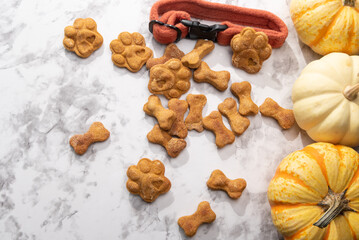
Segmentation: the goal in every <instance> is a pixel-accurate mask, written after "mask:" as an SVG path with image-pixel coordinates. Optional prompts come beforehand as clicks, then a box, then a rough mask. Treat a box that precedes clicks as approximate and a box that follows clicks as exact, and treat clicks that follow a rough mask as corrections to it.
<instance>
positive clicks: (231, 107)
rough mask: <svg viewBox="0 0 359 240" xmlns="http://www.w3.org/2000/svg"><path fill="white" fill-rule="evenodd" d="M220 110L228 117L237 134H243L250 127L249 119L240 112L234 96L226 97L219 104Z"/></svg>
mask: <svg viewBox="0 0 359 240" xmlns="http://www.w3.org/2000/svg"><path fill="white" fill-rule="evenodd" d="M218 111H219V112H220V113H221V114H222V115H223V116H225V117H226V118H227V119H228V121H229V124H230V125H231V129H232V131H233V132H234V134H236V135H237V136H238V135H241V134H242V133H243V132H244V131H245V130H246V129H247V128H248V127H249V124H250V121H249V119H248V118H246V117H243V116H241V115H240V114H239V112H238V111H237V103H236V100H234V99H233V98H226V99H225V100H224V101H223V102H222V103H221V104H219V105H218Z"/></svg>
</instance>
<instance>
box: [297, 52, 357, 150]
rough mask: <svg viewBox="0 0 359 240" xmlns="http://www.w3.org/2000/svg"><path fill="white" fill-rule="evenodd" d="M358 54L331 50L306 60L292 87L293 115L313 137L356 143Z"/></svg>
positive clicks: (343, 143) (329, 140) (338, 142)
mask: <svg viewBox="0 0 359 240" xmlns="http://www.w3.org/2000/svg"><path fill="white" fill-rule="evenodd" d="M358 92H359V56H349V55H347V54H345V53H331V54H328V55H326V56H324V57H322V58H321V59H319V60H316V61H313V62H311V63H309V64H308V65H307V66H306V67H305V68H304V69H303V71H302V73H301V75H300V76H299V78H298V79H297V80H296V82H295V83H294V86H293V91H292V100H293V111H294V116H295V119H296V121H297V123H298V125H299V127H301V128H302V129H304V130H306V131H307V133H308V135H309V136H310V137H311V138H312V139H313V140H315V141H318V142H319V141H321V142H330V143H333V144H342V145H346V146H352V147H354V146H358V145H359V94H358Z"/></svg>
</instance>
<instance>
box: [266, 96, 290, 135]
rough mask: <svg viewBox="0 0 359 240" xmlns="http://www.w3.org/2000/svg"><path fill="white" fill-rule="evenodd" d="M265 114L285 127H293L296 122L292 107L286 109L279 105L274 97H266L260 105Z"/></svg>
mask: <svg viewBox="0 0 359 240" xmlns="http://www.w3.org/2000/svg"><path fill="white" fill-rule="evenodd" d="M259 111H260V112H261V114H262V115H263V116H267V117H272V118H274V119H275V120H277V122H278V123H279V125H280V126H281V127H282V128H283V129H289V128H291V127H292V126H293V125H294V123H295V118H294V113H293V110H291V109H285V108H282V107H281V106H279V105H278V103H276V102H275V101H274V100H273V99H271V98H266V100H265V101H264V103H263V104H262V105H261V106H260V107H259Z"/></svg>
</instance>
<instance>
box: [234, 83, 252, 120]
mask: <svg viewBox="0 0 359 240" xmlns="http://www.w3.org/2000/svg"><path fill="white" fill-rule="evenodd" d="M251 90H252V86H251V84H250V83H249V82H247V81H244V82H241V83H233V84H232V86H231V92H232V93H233V95H234V96H236V97H237V98H238V99H239V113H240V114H242V115H244V116H247V115H250V114H253V115H256V114H257V113H258V106H257V105H256V104H255V103H254V102H253V101H252V99H251Z"/></svg>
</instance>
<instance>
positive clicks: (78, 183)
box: [0, 0, 318, 240]
mask: <svg viewBox="0 0 359 240" xmlns="http://www.w3.org/2000/svg"><path fill="white" fill-rule="evenodd" d="M217 1H218V2H222V3H227V4H233V5H238V6H244V7H252V8H258V9H266V10H269V11H271V12H273V13H275V14H277V15H278V16H279V17H281V18H282V19H283V20H284V21H285V22H286V24H287V25H288V28H289V36H288V39H287V41H286V43H285V44H284V45H283V46H282V47H281V48H280V49H275V50H274V51H273V54H272V56H271V58H270V59H269V60H267V61H266V62H265V63H264V66H263V68H262V70H261V71H260V73H258V74H255V75H249V74H246V73H245V72H243V71H241V70H239V69H235V68H233V67H232V65H231V50H230V47H228V46H227V47H223V46H219V45H217V44H216V48H215V49H214V51H213V52H212V53H211V54H210V55H208V56H207V57H206V58H205V61H206V62H207V63H208V64H209V66H210V67H211V68H212V69H214V70H228V71H230V73H231V83H233V82H239V81H244V80H247V81H249V82H250V83H251V84H252V86H253V93H252V95H253V99H254V101H255V102H256V103H257V104H258V105H260V104H261V103H262V102H263V101H264V99H265V98H266V97H272V98H273V99H274V100H276V101H277V102H278V103H279V104H280V105H282V106H283V107H287V108H291V107H292V102H291V88H292V85H293V82H294V81H295V79H296V77H297V76H298V75H299V73H300V71H301V70H302V69H303V68H304V66H305V65H306V64H307V63H308V62H310V61H311V60H314V59H317V58H318V56H317V55H315V54H313V53H312V52H311V51H310V49H308V48H307V47H304V46H303V45H302V44H301V43H299V42H298V40H297V36H296V33H295V30H294V28H293V25H292V23H291V20H290V16H289V10H288V2H289V0H275V1H266V0H251V1H245V0H241V1H236V0H227V1H225V0H217ZM154 2H155V0H146V1H139V0H138V1H124V0H116V1H115V0H107V1H99V0H88V1H75V0H61V1H59V0H48V1H41V0H33V1H21V0H12V1H3V2H2V3H1V13H0V16H1V17H0V34H1V35H0V56H1V58H0V79H1V81H0V123H1V124H0V145H1V148H0V239H1V240H8V239H17V240H25V239H26V240H27V239H29V240H30V239H31V240H35V239H36V240H42V239H43V240H48V239H51V240H72V239H76V240H99V239H106V240H112V239H186V237H185V235H184V233H183V231H182V230H181V229H180V228H179V227H178V225H177V219H178V218H179V217H180V216H183V215H188V214H192V213H193V212H194V211H195V209H196V207H197V205H198V203H199V202H201V201H204V200H206V201H209V202H210V204H211V206H212V208H213V210H214V211H215V212H216V214H217V219H216V221H215V222H214V223H212V224H210V225H205V226H202V227H200V229H199V230H198V232H197V234H196V236H195V237H193V239H206V240H210V239H280V238H281V237H280V235H279V234H278V233H277V231H276V229H275V227H274V226H273V224H272V221H271V217H270V208H269V204H268V202H267V198H266V190H267V186H268V183H269V181H270V179H271V178H272V176H273V175H274V172H275V169H276V167H277V165H278V164H279V162H280V161H281V159H282V158H283V157H284V156H286V155H287V154H289V153H290V152H292V151H294V150H297V149H300V148H302V147H303V146H305V145H307V144H308V143H311V140H310V139H309V138H308V136H307V135H306V134H305V133H304V132H302V131H300V130H299V129H298V127H297V126H295V127H293V128H292V129H290V130H287V131H283V130H281V129H280V127H279V126H278V125H277V123H276V122H275V121H274V120H273V119H269V118H264V117H262V116H261V115H260V114H258V115H257V116H255V117H250V120H251V125H250V127H249V129H248V130H247V131H246V132H245V133H244V134H243V135H242V136H240V137H237V138H236V141H235V143H234V144H232V145H229V146H227V147H225V148H224V149H221V150H218V149H217V147H216V146H215V144H214V135H213V134H212V133H211V132H207V131H204V132H202V133H197V132H195V131H192V132H190V133H189V136H188V137H187V139H186V141H187V143H188V146H187V148H186V149H185V150H184V151H183V152H182V153H181V154H180V156H179V157H178V158H176V159H170V158H169V157H168V156H167V154H166V152H165V151H164V149H163V148H162V147H160V146H158V145H154V144H150V143H148V141H147V139H146V134H147V133H148V132H149V131H150V130H151V129H152V127H153V125H154V123H155V120H154V119H153V118H151V117H148V116H146V115H145V113H144V112H143V111H142V107H143V105H144V103H145V102H146V101H147V98H148V96H149V95H150V93H149V91H148V89H147V83H148V78H149V77H148V72H147V71H146V70H145V68H143V69H142V70H141V71H139V72H138V73H130V72H129V71H127V70H126V69H119V68H117V67H115V66H114V65H113V64H112V62H111V52H110V49H109V44H110V42H111V40H113V39H115V38H116V37H117V35H118V34H119V33H120V32H123V31H129V32H135V31H137V32H140V33H141V34H143V35H144V36H145V38H146V41H147V45H148V46H149V47H150V48H152V49H153V50H154V53H155V56H156V57H159V56H161V55H162V53H163V50H164V47H165V46H163V45H160V44H158V43H157V42H155V41H154V40H153V38H152V36H151V34H150V33H149V32H148V30H147V24H148V16H149V11H150V7H151V5H152V4H153V3H154ZM79 17H82V18H85V17H92V18H93V19H95V20H96V22H97V24H98V30H99V32H100V33H101V34H102V36H103V37H104V44H103V46H102V47H101V48H100V49H99V50H98V51H96V52H95V53H94V54H93V55H91V56H90V57H89V58H87V59H80V58H78V57H77V56H76V55H75V54H73V53H70V52H68V51H66V50H65V49H64V47H63V46H62V39H63V29H64V28H65V27H66V26H68V25H72V23H73V21H74V20H75V19H76V18H79ZM194 44H195V41H193V40H182V41H181V42H180V43H179V44H178V46H179V48H180V49H182V50H183V51H184V52H189V51H190V50H191V49H192V48H193V46H194ZM189 93H202V94H205V95H206V96H207V98H208V104H207V105H206V107H205V109H204V115H208V114H209V113H210V112H211V111H212V110H216V109H217V105H218V104H219V103H221V102H222V101H223V100H224V99H225V98H227V97H231V96H232V95H231V93H230V91H229V90H226V91H225V92H223V93H220V92H218V91H217V90H215V89H214V88H213V87H212V86H210V85H207V84H198V83H194V82H192V87H191V89H190V91H189ZM181 99H185V96H182V98H181ZM162 100H163V102H164V104H165V105H166V104H167V101H166V100H165V99H164V98H162ZM94 121H101V122H103V123H104V125H105V126H106V127H107V128H108V129H109V130H110V132H111V137H110V139H109V140H107V141H106V142H104V143H98V144H95V145H92V146H91V147H90V148H89V150H88V151H87V153H86V154H85V155H83V156H77V155H76V154H74V152H73V150H72V148H71V147H70V146H69V144H68V140H69V138H70V137H71V136H72V135H74V134H77V133H84V132H85V131H87V129H88V127H89V126H90V124H91V123H92V122H94ZM225 124H226V125H227V126H228V122H227V121H226V120H225ZM143 157H147V158H150V159H159V160H161V161H162V162H163V163H164V164H165V166H166V176H167V177H168V178H169V179H170V180H171V182H172V188H171V190H170V192H169V193H167V194H165V195H162V196H161V197H159V198H158V199H157V200H156V201H155V202H154V203H152V204H148V203H145V202H144V201H142V200H141V199H140V198H139V197H138V196H133V195H131V194H129V193H128V191H127V190H126V187H125V183H126V181H127V177H126V170H127V168H128V167H129V166H130V165H132V164H136V163H137V161H138V160H139V159H140V158H143ZM217 168H218V169H221V170H222V171H224V172H225V174H226V175H227V176H228V177H230V178H239V177H242V178H245V179H246V180H247V184H248V186H247V188H246V190H245V191H244V193H243V196H242V197H241V198H240V199H239V200H231V199H229V198H228V197H227V195H226V194H225V193H224V192H220V191H216V192H215V191H210V190H208V189H207V186H206V181H207V179H208V177H209V175H210V173H211V172H212V170H214V169H217Z"/></svg>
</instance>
